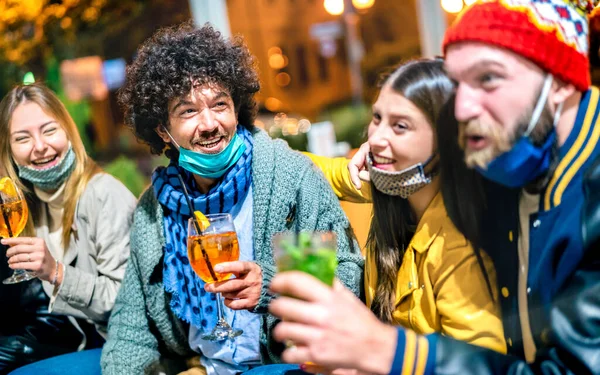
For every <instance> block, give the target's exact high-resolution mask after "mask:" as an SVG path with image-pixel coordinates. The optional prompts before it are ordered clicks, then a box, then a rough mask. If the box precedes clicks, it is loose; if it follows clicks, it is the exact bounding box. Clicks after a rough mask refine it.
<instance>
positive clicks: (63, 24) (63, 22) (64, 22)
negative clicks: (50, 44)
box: [60, 17, 73, 29]
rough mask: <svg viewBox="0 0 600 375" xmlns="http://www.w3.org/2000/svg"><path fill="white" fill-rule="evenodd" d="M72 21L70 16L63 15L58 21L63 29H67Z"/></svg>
mask: <svg viewBox="0 0 600 375" xmlns="http://www.w3.org/2000/svg"><path fill="white" fill-rule="evenodd" d="M72 23H73V20H72V19H71V17H65V18H63V19H62V20H61V21H60V27H62V28H63V29H68V28H69V27H70V26H71V24H72Z"/></svg>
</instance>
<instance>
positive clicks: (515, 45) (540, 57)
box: [443, 0, 593, 91]
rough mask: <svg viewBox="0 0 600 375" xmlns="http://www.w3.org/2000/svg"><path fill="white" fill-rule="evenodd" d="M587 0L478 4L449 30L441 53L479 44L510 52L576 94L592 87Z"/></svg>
mask: <svg viewBox="0 0 600 375" xmlns="http://www.w3.org/2000/svg"><path fill="white" fill-rule="evenodd" d="M592 3H593V2H592V1H591V0H572V1H569V0H478V1H477V2H475V3H474V4H473V5H471V6H470V7H468V8H467V9H465V10H464V11H463V13H461V14H460V15H459V16H458V18H457V19H456V21H455V22H454V24H453V25H452V26H450V27H449V28H448V30H447V31H446V35H445V38H444V44H443V50H444V53H446V51H447V49H448V46H450V45H452V44H454V43H459V42H466V41H471V42H482V43H487V44H492V45H495V46H498V47H502V48H506V49H508V50H511V51H513V52H515V53H517V54H519V55H521V56H523V57H525V58H527V59H529V60H531V61H533V62H534V63H536V64H537V65H538V66H540V67H541V68H542V69H543V70H545V71H547V72H549V73H552V74H553V75H554V76H555V77H557V78H559V79H561V80H563V81H564V82H567V83H571V84H573V85H574V86H575V87H576V88H577V89H578V90H579V91H586V90H587V89H588V88H589V86H590V85H591V78H590V70H589V62H588V44H589V42H588V20H587V17H586V13H587V11H590V10H591V9H592V7H593V5H592Z"/></svg>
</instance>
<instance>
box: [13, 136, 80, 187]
mask: <svg viewBox="0 0 600 375" xmlns="http://www.w3.org/2000/svg"><path fill="white" fill-rule="evenodd" d="M76 161H77V160H76V158H75V152H74V151H73V147H71V145H70V144H69V149H68V150H67V153H66V154H65V156H64V157H63V158H62V160H60V161H59V162H58V164H56V165H55V166H53V167H50V168H47V169H36V168H31V167H28V166H25V165H17V169H18V172H19V177H20V178H22V179H23V180H26V181H29V182H31V183H32V184H33V185H34V186H36V187H38V188H40V189H42V190H44V191H52V190H56V189H58V188H59V187H60V185H62V184H63V183H64V182H65V181H66V180H67V178H69V176H70V175H71V173H73V170H74V169H75V164H76Z"/></svg>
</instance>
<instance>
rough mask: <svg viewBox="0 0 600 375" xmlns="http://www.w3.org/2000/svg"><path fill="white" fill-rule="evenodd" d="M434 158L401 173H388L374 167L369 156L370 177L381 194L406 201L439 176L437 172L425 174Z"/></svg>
mask: <svg viewBox="0 0 600 375" xmlns="http://www.w3.org/2000/svg"><path fill="white" fill-rule="evenodd" d="M434 156H435V154H434V155H433V156H431V157H430V158H429V159H427V161H425V163H418V164H415V165H413V166H411V167H408V168H406V169H404V170H402V171H399V172H388V171H385V170H383V169H379V168H377V167H375V166H373V159H372V158H371V155H370V154H369V156H368V157H367V169H368V170H369V177H370V179H371V181H373V184H374V185H375V188H377V190H379V191H380V192H382V193H384V194H387V195H394V196H400V197H402V198H404V199H406V198H408V197H409V196H411V195H412V194H414V193H415V192H417V191H419V190H420V189H421V188H423V187H424V186H425V185H428V184H430V183H431V181H432V178H433V177H434V176H435V175H436V174H437V171H435V170H434V171H433V172H431V173H429V174H427V173H425V167H426V166H427V165H428V164H429V163H430V162H431V160H432V159H433V158H434ZM435 169H437V168H435Z"/></svg>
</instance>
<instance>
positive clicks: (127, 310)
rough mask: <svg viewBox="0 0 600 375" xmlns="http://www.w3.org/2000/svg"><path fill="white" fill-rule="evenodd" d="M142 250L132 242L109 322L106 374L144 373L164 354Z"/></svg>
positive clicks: (105, 346)
mask: <svg viewBox="0 0 600 375" xmlns="http://www.w3.org/2000/svg"><path fill="white" fill-rule="evenodd" d="M134 230H135V227H134ZM132 235H133V236H135V233H132ZM134 243H140V242H136V241H133V242H132V244H134ZM138 253H140V254H143V249H141V248H140V249H136V248H134V247H133V246H132V252H131V257H130V259H129V262H128V265H127V270H126V271H125V278H124V279H123V284H122V287H121V289H120V290H119V294H118V296H117V300H116V302H115V306H114V309H113V311H112V315H111V317H110V321H109V324H108V340H107V341H106V343H105V344H104V348H103V350H102V360H101V365H102V373H103V374H105V375H113V374H114V375H121V374H143V373H144V371H145V370H146V369H147V368H149V367H150V366H152V365H153V364H154V363H156V362H157V361H158V360H159V358H160V353H159V350H158V340H157V339H156V336H154V334H153V333H152V331H151V330H150V323H149V321H148V316H147V313H146V297H145V295H144V292H143V288H142V282H141V273H140V270H139V264H138V259H137V258H138V257H137V254H138Z"/></svg>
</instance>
